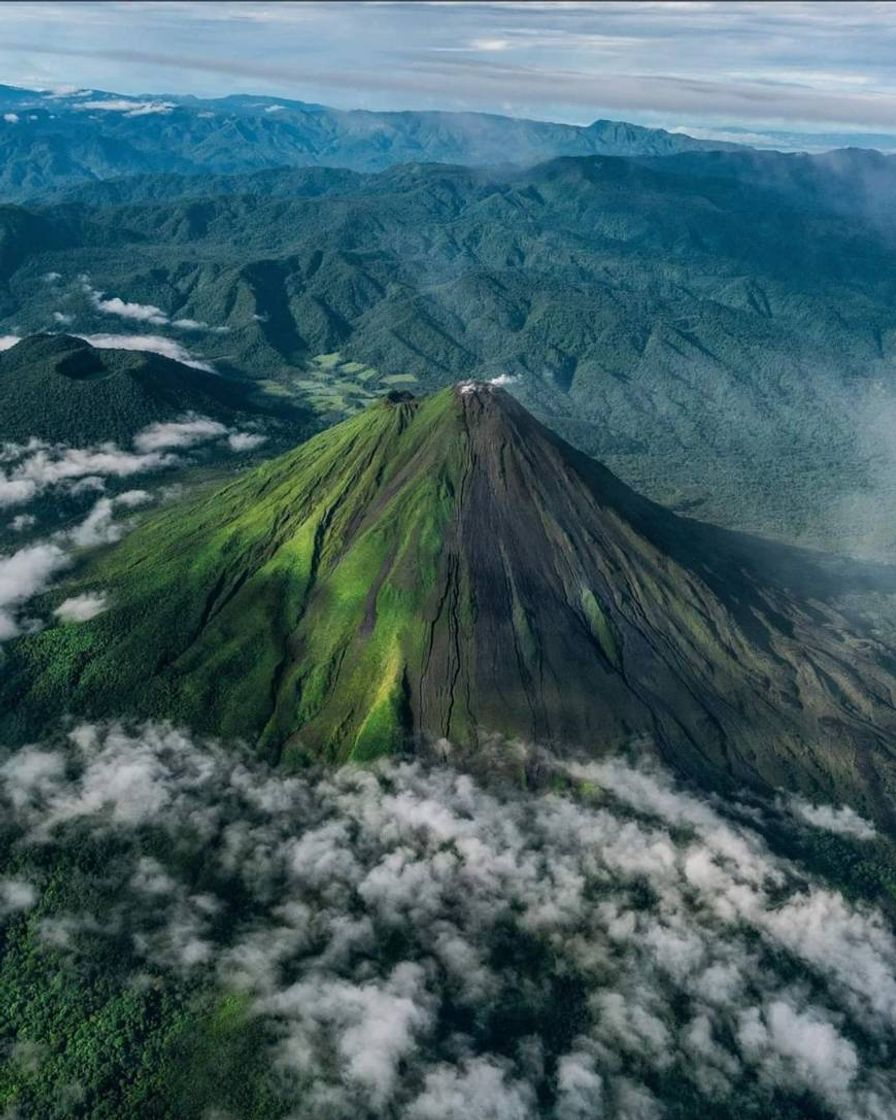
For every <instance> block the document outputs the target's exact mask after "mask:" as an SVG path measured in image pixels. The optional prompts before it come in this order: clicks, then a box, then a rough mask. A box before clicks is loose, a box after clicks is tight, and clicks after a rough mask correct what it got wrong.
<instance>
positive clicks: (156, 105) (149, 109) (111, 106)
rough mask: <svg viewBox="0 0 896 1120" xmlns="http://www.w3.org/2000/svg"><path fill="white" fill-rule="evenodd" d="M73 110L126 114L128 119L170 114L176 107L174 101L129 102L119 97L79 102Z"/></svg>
mask: <svg viewBox="0 0 896 1120" xmlns="http://www.w3.org/2000/svg"><path fill="white" fill-rule="evenodd" d="M72 108H73V109H77V110H80V111H87V112H106V113H124V114H125V116H128V117H145V116H149V115H150V114H154V113H162V114H167V113H170V112H171V111H172V109H174V108H175V105H174V102H173V101H129V100H127V99H125V98H121V97H119V98H110V99H107V100H102V101H79V102H78V103H77V104H76V105H73V106H72Z"/></svg>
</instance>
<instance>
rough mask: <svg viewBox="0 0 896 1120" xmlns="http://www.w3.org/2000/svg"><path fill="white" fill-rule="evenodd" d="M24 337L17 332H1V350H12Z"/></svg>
mask: <svg viewBox="0 0 896 1120" xmlns="http://www.w3.org/2000/svg"><path fill="white" fill-rule="evenodd" d="M21 341H22V339H21V337H20V336H19V335H17V334H0V350H11V349H12V347H13V346H15V344H16V343H17V342H21Z"/></svg>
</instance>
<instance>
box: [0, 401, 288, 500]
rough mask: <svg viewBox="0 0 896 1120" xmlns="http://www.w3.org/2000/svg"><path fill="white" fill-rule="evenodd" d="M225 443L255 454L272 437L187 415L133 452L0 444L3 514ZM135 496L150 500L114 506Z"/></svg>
mask: <svg viewBox="0 0 896 1120" xmlns="http://www.w3.org/2000/svg"><path fill="white" fill-rule="evenodd" d="M225 438H226V440H227V444H228V446H229V448H230V449H231V450H232V451H250V450H253V449H254V448H256V447H259V446H261V444H262V443H264V442H265V440H266V438H267V437H266V436H264V435H263V434H261V433H258V432H242V431H239V430H237V429H235V428H228V427H227V426H226V425H224V424H222V423H220V422H219V421H217V420H212V419H210V418H209V417H207V416H199V415H197V414H195V413H187V414H185V415H184V416H183V417H182V418H180V419H179V420H172V421H167V422H157V423H155V424H150V425H148V426H147V427H146V428H144V429H142V430H141V431H139V432H137V434H136V435H135V436H134V439H133V447H134V450H132V451H128V450H123V449H122V448H120V447H119V446H118V445H117V444H115V443H111V442H109V443H102V444H99V445H97V446H95V447H86V448H82V447H69V446H67V445H66V444H49V443H46V442H44V441H42V440H39V439H32V440H30V441H29V442H28V443H6V444H0V508H3V507H10V506H20V505H24V504H25V503H27V502H30V501H32V500H33V499H34V498H37V497H39V496H40V495H41V494H43V493H45V492H46V491H47V490H49V489H52V488H62V489H63V490H65V491H66V492H68V493H70V494H74V493H77V492H79V491H80V490H83V489H84V488H90V489H99V490H102V489H103V486H104V483H103V479H106V478H130V477H132V476H134V475H138V474H148V473H151V472H156V471H161V470H167V469H169V468H171V467H175V466H179V465H182V464H183V463H184V461H185V460H184V459H183V457H182V456H181V455H178V454H176V453H175V452H184V451H189V450H191V449H194V448H196V447H199V446H200V445H202V444H207V443H214V442H217V441H220V440H224V439H225ZM134 495H137V496H138V500H144V499H145V492H144V491H131V492H128V493H127V494H122V495H119V496H118V497H117V498H116V499H115V502H117V503H119V504H121V503H126V502H127V500H128V499H129V498H131V497H133V496H134ZM132 504H133V503H132Z"/></svg>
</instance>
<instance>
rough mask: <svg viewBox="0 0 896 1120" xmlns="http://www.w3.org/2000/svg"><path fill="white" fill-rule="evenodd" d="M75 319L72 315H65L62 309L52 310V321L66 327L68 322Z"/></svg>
mask: <svg viewBox="0 0 896 1120" xmlns="http://www.w3.org/2000/svg"><path fill="white" fill-rule="evenodd" d="M74 321H75V317H74V315H66V314H65V313H64V312H63V311H54V312H53V322H54V323H61V324H62V326H64V327H67V326H68V325H69V324H70V323H73V322H74Z"/></svg>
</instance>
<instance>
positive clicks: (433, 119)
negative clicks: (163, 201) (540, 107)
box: [0, 86, 737, 200]
mask: <svg viewBox="0 0 896 1120" xmlns="http://www.w3.org/2000/svg"><path fill="white" fill-rule="evenodd" d="M129 107H130V108H129ZM4 111H6V112H4ZM10 117H11V118H13V119H9V118H10ZM0 118H2V119H0V157H2V159H0V197H5V198H7V199H14V200H22V199H25V198H29V197H30V198H33V197H35V196H37V195H40V194H42V193H45V192H47V191H55V190H57V189H58V188H59V186H60V185H61V184H74V183H77V182H84V181H91V180H102V179H108V178H112V177H116V176H121V175H127V174H134V173H145V172H151V171H156V172H159V171H163V172H175V173H189V174H191V175H206V174H209V173H216V172H237V171H257V170H259V169H262V168H272V167H283V166H309V165H310V166H314V165H325V166H334V167H345V168H353V169H355V170H366V171H370V170H380V169H382V168H384V167H388V166H391V165H393V164H396V163H404V162H408V161H413V160H430V161H437V162H447V163H469V164H489V163H502V164H504V163H524V164H529V163H535V162H538V161H539V160H543V159H546V158H550V157H551V156H555V155H562V154H569V155H576V154H578V155H585V154H588V153H603V154H609V155H635V154H637V155H656V156H662V155H667V154H669V153H671V152H681V151H691V150H715V149H732V148H736V147H737V145H733V144H730V143H726V142H718V143H717V142H714V141H708V140H698V139H695V138H693V137H690V136H687V135H685V134H682V133H672V132H667V131H666V130H664V129H651V128H646V127H644V126H641V125H634V124H628V123H627V122H624V121H605V120H596V121H593V122H592V123H591V124H590V125H568V124H561V123H556V122H550V121H538V120H528V119H525V118H516V117H508V116H501V115H499V114H495V113H473V112H451V111H437V110H426V111H411V110H404V111H383V112H380V111H371V110H366V109H353V110H343V109H334V108H330V107H328V106H323V105H309V104H306V103H304V102H296V101H290V100H288V99H285V98H281V99H277V98H266V97H252V96H246V95H239V96H235V97H228V98H221V99H208V98H195V97H180V96H176V95H158V94H155V95H149V94H146V95H140V96H136V95H135V96H123V95H121V94H114V93H108V92H103V91H97V90H87V91H77V92H75V93H74V94H68V95H60V94H53V93H47V92H41V91H29V90H20V89H16V88H15V87H8V86H0Z"/></svg>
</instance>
